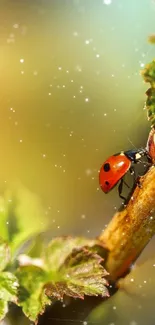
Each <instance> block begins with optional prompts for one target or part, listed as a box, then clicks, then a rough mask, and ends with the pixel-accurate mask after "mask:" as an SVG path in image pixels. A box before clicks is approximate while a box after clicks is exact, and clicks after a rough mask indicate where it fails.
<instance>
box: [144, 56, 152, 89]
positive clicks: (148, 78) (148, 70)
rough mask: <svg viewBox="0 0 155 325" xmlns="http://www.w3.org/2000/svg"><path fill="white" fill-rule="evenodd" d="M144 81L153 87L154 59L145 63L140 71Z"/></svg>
mask: <svg viewBox="0 0 155 325" xmlns="http://www.w3.org/2000/svg"><path fill="white" fill-rule="evenodd" d="M141 74H142V76H143V78H144V81H145V82H149V83H150V84H151V86H152V87H153V88H154V87H155V60H153V61H152V62H151V63H149V64H146V66H145V68H144V69H143V70H142V71H141Z"/></svg>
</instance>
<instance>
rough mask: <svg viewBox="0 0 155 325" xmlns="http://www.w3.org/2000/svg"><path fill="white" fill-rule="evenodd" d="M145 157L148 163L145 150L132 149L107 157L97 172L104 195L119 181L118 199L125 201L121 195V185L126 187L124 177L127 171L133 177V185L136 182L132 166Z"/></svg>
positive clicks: (147, 155)
mask: <svg viewBox="0 0 155 325" xmlns="http://www.w3.org/2000/svg"><path fill="white" fill-rule="evenodd" d="M144 156H146V157H147V159H148V160H149V161H150V157H149V154H148V151H147V149H143V148H140V149H133V150H128V151H122V152H120V153H117V154H115V155H113V156H111V157H109V158H108V159H107V160H106V161H105V162H104V164H103V165H102V167H101V169H100V172H99V184H100V187H101V189H102V191H103V192H104V193H108V192H110V191H111V190H112V189H113V188H114V187H115V186H116V185H117V184H118V182H119V181H120V184H119V187H118V192H119V197H120V198H122V199H124V200H126V198H124V197H123V196H122V195H121V193H122V189H123V184H125V185H126V186H127V187H129V186H128V184H127V183H126V182H125V181H124V179H123V178H124V176H125V175H126V173H127V172H128V171H130V173H131V175H133V176H134V184H135V181H136V177H135V170H134V164H136V163H138V162H140V159H141V158H142V157H144ZM137 184H138V181H137Z"/></svg>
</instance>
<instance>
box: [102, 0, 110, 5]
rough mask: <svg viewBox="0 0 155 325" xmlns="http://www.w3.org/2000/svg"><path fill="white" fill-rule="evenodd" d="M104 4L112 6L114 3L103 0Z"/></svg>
mask: <svg viewBox="0 0 155 325" xmlns="http://www.w3.org/2000/svg"><path fill="white" fill-rule="evenodd" d="M103 3H104V4H105V5H110V4H111V3H112V0H103Z"/></svg>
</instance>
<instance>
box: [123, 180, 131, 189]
mask: <svg viewBox="0 0 155 325" xmlns="http://www.w3.org/2000/svg"><path fill="white" fill-rule="evenodd" d="M123 183H124V184H125V185H126V186H127V187H128V188H130V186H129V185H128V184H127V183H126V182H125V180H124V179H123Z"/></svg>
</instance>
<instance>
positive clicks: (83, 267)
mask: <svg viewBox="0 0 155 325" xmlns="http://www.w3.org/2000/svg"><path fill="white" fill-rule="evenodd" d="M101 262H102V258H101V257H100V256H99V255H97V254H95V253H93V252H91V251H89V250H88V249H86V248H81V249H74V250H73V251H72V253H71V254H70V255H69V256H68V257H67V258H66V260H65V262H64V264H63V265H62V267H61V268H60V269H59V271H58V272H59V274H60V279H61V281H58V282H56V283H54V284H53V283H48V285H46V286H45V287H46V294H47V295H48V296H49V297H51V298H53V297H55V298H57V299H62V298H63V296H64V295H68V296H71V297H74V298H81V299H83V298H84V295H88V296H98V295H101V296H102V297H104V296H109V294H108V290H107V288H106V285H108V283H107V281H106V280H105V278H104V277H105V276H106V275H107V272H106V271H105V269H104V268H103V267H102V266H101Z"/></svg>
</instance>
